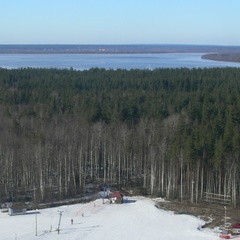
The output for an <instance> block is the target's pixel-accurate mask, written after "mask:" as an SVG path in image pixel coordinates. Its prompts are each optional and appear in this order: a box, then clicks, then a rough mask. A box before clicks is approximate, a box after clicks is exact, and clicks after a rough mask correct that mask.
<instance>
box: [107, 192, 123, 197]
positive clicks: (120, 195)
mask: <svg viewBox="0 0 240 240" xmlns="http://www.w3.org/2000/svg"><path fill="white" fill-rule="evenodd" d="M110 198H122V194H121V193H120V192H115V193H113V194H111V195H110Z"/></svg>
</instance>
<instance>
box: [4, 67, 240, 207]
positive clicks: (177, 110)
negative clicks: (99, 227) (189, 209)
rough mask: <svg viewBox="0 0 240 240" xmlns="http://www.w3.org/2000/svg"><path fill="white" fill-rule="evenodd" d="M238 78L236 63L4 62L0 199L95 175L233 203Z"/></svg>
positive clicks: (50, 194) (81, 185)
mask: <svg viewBox="0 0 240 240" xmlns="http://www.w3.org/2000/svg"><path fill="white" fill-rule="evenodd" d="M239 81H240V69H238V68H211V69H200V68H199V69H187V68H181V69H155V70H139V69H136V70H120V69H117V70H111V69H110V70H106V69H98V68H93V69H90V70H84V71H77V70H73V69H69V70H67V69H32V68H26V69H12V70H7V69H0V120H1V124H0V198H1V200H2V201H5V200H6V199H9V198H13V197H15V198H17V197H19V198H20V196H23V195H25V196H26V195H29V196H30V198H31V200H32V201H38V202H44V201H49V200H51V199H64V198H67V197H74V196H76V195H79V194H84V189H85V185H86V184H88V183H92V182H99V183H109V184H117V185H118V186H119V187H132V186H135V187H137V188H139V189H141V190H142V191H144V192H146V193H148V194H152V195H158V196H162V197H166V198H168V199H179V200H183V199H193V198H194V201H196V202H198V201H201V200H203V198H204V193H205V192H213V193H219V194H228V195H231V198H232V203H233V205H234V206H236V204H237V203H238V201H239V187H240V178H239V166H240V162H239V156H240V155H239V153H240V136H239V133H240V131H239V130H240V129H239V126H240V96H239V93H240V87H239V86H240V85H239V84H240V83H239ZM193 183H194V184H193Z"/></svg>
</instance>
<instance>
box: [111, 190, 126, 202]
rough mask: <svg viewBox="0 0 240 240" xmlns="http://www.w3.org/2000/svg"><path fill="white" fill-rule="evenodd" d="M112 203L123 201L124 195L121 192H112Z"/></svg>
mask: <svg viewBox="0 0 240 240" xmlns="http://www.w3.org/2000/svg"><path fill="white" fill-rule="evenodd" d="M109 200H110V203H118V204H122V203H123V195H122V194H121V193H120V192H115V193H112V194H110V196H109Z"/></svg>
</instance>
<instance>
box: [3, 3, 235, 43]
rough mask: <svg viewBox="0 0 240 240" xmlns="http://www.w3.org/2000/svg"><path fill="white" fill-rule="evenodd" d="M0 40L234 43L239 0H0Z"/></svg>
mask: <svg viewBox="0 0 240 240" xmlns="http://www.w3.org/2000/svg"><path fill="white" fill-rule="evenodd" d="M0 9H1V14H0V44H204V45H205V44H206V45H208V44H210V45H212V44H213V45H240V31H239V23H240V14H239V10H240V1H239V0H121V1H119V0H0Z"/></svg>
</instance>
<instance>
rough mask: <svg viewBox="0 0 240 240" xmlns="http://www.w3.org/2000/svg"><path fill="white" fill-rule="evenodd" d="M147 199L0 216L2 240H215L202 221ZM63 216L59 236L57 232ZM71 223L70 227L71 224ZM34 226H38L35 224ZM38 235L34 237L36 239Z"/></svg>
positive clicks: (131, 199) (136, 198)
mask: <svg viewBox="0 0 240 240" xmlns="http://www.w3.org/2000/svg"><path fill="white" fill-rule="evenodd" d="M154 204H155V202H154V201H153V200H151V199H149V198H143V197H134V198H128V203H124V204H121V205H114V204H108V203H104V204H103V202H102V200H96V201H94V202H90V203H86V204H76V205H69V206H61V207H58V208H49V209H41V210H40V211H39V213H38V214H35V212H28V214H27V215H19V216H9V215H8V214H7V213H0V239H1V240H10V239H11V240H13V239H15V240H29V239H43V240H50V239H51V240H56V239H65V240H75V239H81V240H101V239H102V240H110V239H111V240H113V239H114V240H122V239H126V240H128V239H133V240H148V239H149V240H155V239H158V240H159V239H162V240H176V239H178V240H208V239H209V240H210V239H211V240H214V239H219V236H218V235H217V234H216V233H214V232H213V231H210V230H208V229H204V230H201V231H199V230H198V229H197V228H198V226H200V225H202V224H203V222H202V220H200V219H198V218H195V217H193V216H188V215H174V214H173V212H167V211H164V210H160V209H157V208H156V207H155V206H154ZM59 211H63V212H62V218H61V224H60V232H59V234H58V232H57V228H58V224H59V218H60V214H59ZM71 219H73V224H71ZM36 223H37V224H36ZM36 232H37V236H36Z"/></svg>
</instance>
